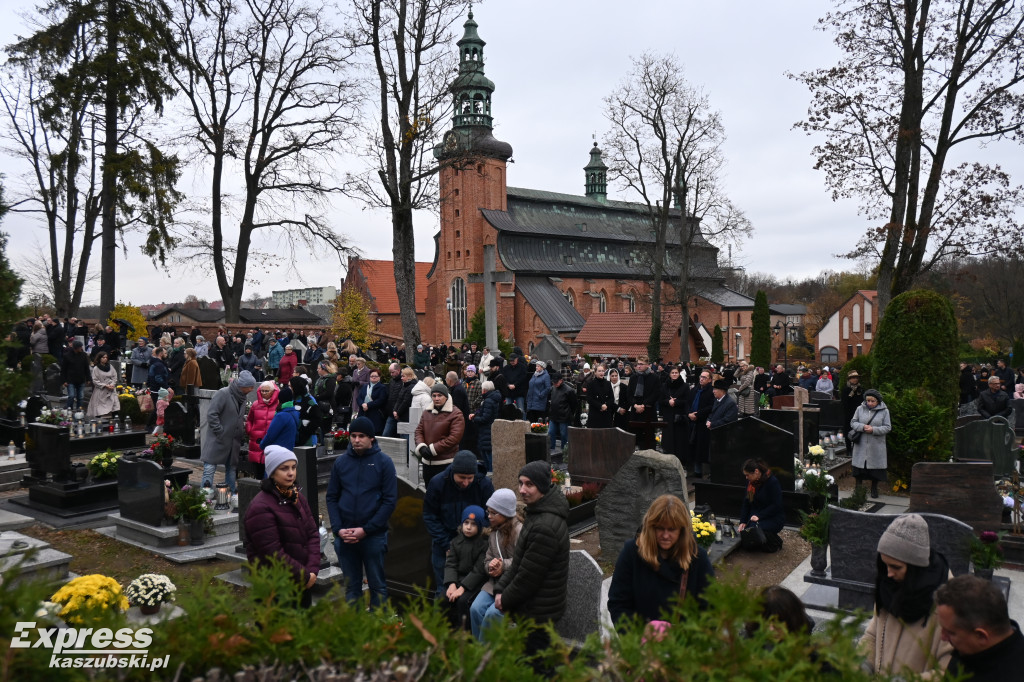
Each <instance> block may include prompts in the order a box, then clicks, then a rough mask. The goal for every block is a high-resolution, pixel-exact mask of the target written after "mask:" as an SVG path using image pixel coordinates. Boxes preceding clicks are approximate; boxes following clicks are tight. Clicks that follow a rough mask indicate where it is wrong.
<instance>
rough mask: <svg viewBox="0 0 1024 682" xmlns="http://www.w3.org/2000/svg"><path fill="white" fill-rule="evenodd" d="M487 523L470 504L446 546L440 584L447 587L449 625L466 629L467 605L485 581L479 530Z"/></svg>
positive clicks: (483, 545) (484, 547)
mask: <svg viewBox="0 0 1024 682" xmlns="http://www.w3.org/2000/svg"><path fill="white" fill-rule="evenodd" d="M486 525H487V517H486V516H485V515H484V510H483V509H482V508H481V507H479V506H477V505H475V504H474V505H470V506H468V507H466V509H465V510H464V511H463V512H462V524H461V525H460V526H459V531H460V532H459V534H458V535H456V536H455V538H454V539H453V540H452V544H451V547H450V548H449V549H448V559H447V560H446V561H445V564H444V584H445V586H446V587H447V590H446V591H445V597H446V598H447V599H448V603H447V606H448V618H449V620H450V621H451V624H452V627H455V628H461V629H464V630H469V607H470V606H472V604H473V600H474V599H476V595H477V593H478V592H479V591H480V588H481V587H483V584H484V583H485V582H487V573H486V572H485V571H484V566H483V562H484V554H485V553H486V552H487V537H486V536H485V535H484V532H483V529H484V526H486Z"/></svg>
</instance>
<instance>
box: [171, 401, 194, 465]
mask: <svg viewBox="0 0 1024 682" xmlns="http://www.w3.org/2000/svg"><path fill="white" fill-rule="evenodd" d="M197 416H198V415H196V411H195V409H192V410H189V409H188V406H187V405H186V403H185V402H183V401H177V400H176V401H173V402H172V403H171V404H170V405H168V406H167V409H166V410H164V433H166V434H167V435H169V436H173V437H174V440H175V441H177V445H178V448H179V449H180V450H182V453H181V455H179V456H183V457H188V458H189V459H194V457H193V450H194V449H195V447H196V424H197V421H198V420H197V419H196V417H197ZM175 454H177V453H175ZM195 457H198V454H195Z"/></svg>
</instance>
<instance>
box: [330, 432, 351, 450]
mask: <svg viewBox="0 0 1024 682" xmlns="http://www.w3.org/2000/svg"><path fill="white" fill-rule="evenodd" d="M327 435H329V436H332V437H333V438H334V449H335V450H339V449H344V448H347V447H348V430H347V429H338V430H337V431H334V432H332V433H329V434H327Z"/></svg>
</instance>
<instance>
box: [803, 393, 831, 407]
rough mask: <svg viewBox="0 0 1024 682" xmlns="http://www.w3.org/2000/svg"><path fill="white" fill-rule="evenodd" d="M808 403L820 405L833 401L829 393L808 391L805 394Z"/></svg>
mask: <svg viewBox="0 0 1024 682" xmlns="http://www.w3.org/2000/svg"><path fill="white" fill-rule="evenodd" d="M807 400H808V402H811V403H815V404H820V403H827V402H830V401H832V400H834V398H833V396H832V394H831V393H823V392H822V391H808V392H807Z"/></svg>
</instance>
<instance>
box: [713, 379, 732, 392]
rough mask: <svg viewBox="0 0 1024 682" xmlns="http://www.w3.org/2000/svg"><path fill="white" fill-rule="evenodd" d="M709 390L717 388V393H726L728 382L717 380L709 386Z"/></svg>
mask: <svg viewBox="0 0 1024 682" xmlns="http://www.w3.org/2000/svg"><path fill="white" fill-rule="evenodd" d="M711 388H717V389H718V390H719V391H728V390H729V382H728V381H726V380H725V379H719V380H718V381H716V382H715V383H713V384H711Z"/></svg>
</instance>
